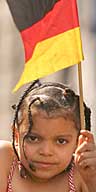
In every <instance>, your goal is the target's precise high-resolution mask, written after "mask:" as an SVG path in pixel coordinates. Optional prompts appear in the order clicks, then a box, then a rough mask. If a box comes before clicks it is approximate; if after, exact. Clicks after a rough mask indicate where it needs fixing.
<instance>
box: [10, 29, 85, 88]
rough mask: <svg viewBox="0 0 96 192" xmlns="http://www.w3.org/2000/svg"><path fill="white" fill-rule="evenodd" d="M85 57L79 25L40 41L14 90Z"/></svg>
mask: <svg viewBox="0 0 96 192" xmlns="http://www.w3.org/2000/svg"><path fill="white" fill-rule="evenodd" d="M83 59H84V58H83V53H82V45H81V39H80V28H79V27H77V28H75V29H72V30H69V31H67V32H64V33H62V34H59V35H57V36H54V37H52V38H49V39H47V40H44V41H42V42H39V43H38V44H37V46H36V47H35V50H34V53H33V55H32V58H31V59H30V60H29V61H28V62H27V63H26V64H25V68H24V71H23V73H22V76H21V79H20V81H19V82H18V84H17V85H16V87H15V89H14V90H13V91H16V90H17V89H19V88H20V87H21V86H22V85H24V84H25V83H29V82H30V81H33V80H35V79H38V78H41V77H44V76H46V75H49V74H52V73H54V72H56V71H58V70H61V69H64V68H66V67H69V66H72V65H74V64H77V63H79V62H80V61H82V60H83Z"/></svg>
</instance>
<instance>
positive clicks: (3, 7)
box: [0, 0, 96, 140]
mask: <svg viewBox="0 0 96 192" xmlns="http://www.w3.org/2000/svg"><path fill="white" fill-rule="evenodd" d="M95 7H96V0H78V8H79V18H80V25H81V33H82V41H83V50H84V55H85V61H84V62H82V73H83V94H84V100H85V101H86V103H87V105H88V106H90V108H91V110H92V116H91V122H92V132H93V133H94V136H95V138H96V63H95V55H96V54H95V52H96V51H95V50H96V19H95V18H96V15H95ZM23 66H24V52H23V45H22V41H21V38H20V35H19V32H18V30H17V28H16V26H15V24H14V22H13V19H12V17H11V14H10V11H9V9H8V6H7V3H6V1H5V0H0V139H7V140H11V123H12V120H13V115H14V113H13V111H12V109H11V105H13V104H14V103H16V102H17V100H18V96H19V95H20V94H21V93H22V91H23V89H24V88H25V87H24V88H22V89H20V90H19V91H18V92H16V93H15V94H13V93H12V89H13V87H14V86H15V84H16V83H17V81H18V80H19V78H20V74H21V72H22V70H23ZM56 79H57V80H58V81H61V82H64V83H67V84H69V85H70V86H71V87H72V88H74V90H75V91H76V92H78V74H77V65H75V66H73V67H71V68H69V69H66V70H63V71H61V72H59V73H56V74H55V75H52V76H49V77H47V78H46V79H43V81H44V80H49V81H50V80H53V81H54V80H56Z"/></svg>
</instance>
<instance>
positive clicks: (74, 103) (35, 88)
mask: <svg viewBox="0 0 96 192" xmlns="http://www.w3.org/2000/svg"><path fill="white" fill-rule="evenodd" d="M33 106H35V107H36V108H37V109H38V110H43V111H45V112H46V114H47V115H48V117H49V118H51V117H57V116H64V117H70V118H72V120H74V122H75V123H76V127H77V130H78V132H80V127H81V124H80V108H79V96H78V95H76V94H75V92H74V91H73V90H71V89H70V88H69V87H68V86H66V85H64V84H62V83H55V82H51V83H49V82H45V83H42V84H41V83H40V81H39V80H36V81H34V82H32V84H31V85H30V86H29V87H28V88H27V90H26V91H25V92H24V94H23V96H22V97H21V98H20V101H19V103H18V105H17V106H15V105H14V106H13V108H15V116H14V120H13V142H12V144H13V149H14V151H15V153H16V155H17V157H18V159H19V156H18V153H17V151H16V148H15V129H16V128H17V129H18V130H19V121H20V118H21V117H19V112H20V111H21V110H25V109H27V111H28V121H29V122H28V125H29V127H28V133H27V135H28V134H29V133H30V131H31V129H32V125H33V121H32V108H33ZM54 112H55V113H54ZM84 115H85V129H86V130H90V128H91V121H90V115H91V111H90V109H89V108H88V107H87V106H86V104H85V103H84ZM21 116H22V114H21ZM27 135H25V137H24V138H23V143H24V139H25V138H26V136H27Z"/></svg>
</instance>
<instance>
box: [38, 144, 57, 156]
mask: <svg viewBox="0 0 96 192" xmlns="http://www.w3.org/2000/svg"><path fill="white" fill-rule="evenodd" d="M53 153H54V151H53V145H52V144H51V143H49V142H44V143H43V144H42V145H41V146H40V148H39V154H40V155H44V156H52V155H53Z"/></svg>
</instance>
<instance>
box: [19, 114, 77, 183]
mask: <svg viewBox="0 0 96 192" xmlns="http://www.w3.org/2000/svg"><path fill="white" fill-rule="evenodd" d="M25 119H26V118H25ZM32 120H33V126H32V131H31V133H30V134H29V136H28V137H27V138H26V139H25V141H24V151H23V148H22V145H23V138H24V135H25V134H26V133H27V132H28V125H27V124H25V123H24V122H22V124H21V126H20V133H19V147H20V159H21V161H22V163H23V165H24V166H25V167H26V169H27V170H28V171H29V172H30V174H31V175H32V176H33V177H35V178H37V179H41V180H47V179H50V178H52V177H54V176H56V175H58V174H60V173H61V172H62V171H64V170H65V169H66V168H67V166H68V165H69V164H70V162H71V160H72V154H73V153H74V151H75V149H76V144H77V135H78V131H77V130H76V127H75V123H74V122H73V121H72V120H70V119H64V118H63V117H58V118H48V117H47V118H45V117H44V116H42V115H40V114H35V115H33V116H32ZM26 125H27V126H26ZM24 152H25V155H26V157H27V160H26V158H25V156H24ZM29 164H32V165H33V167H34V169H35V171H32V170H31V169H30V168H29Z"/></svg>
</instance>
